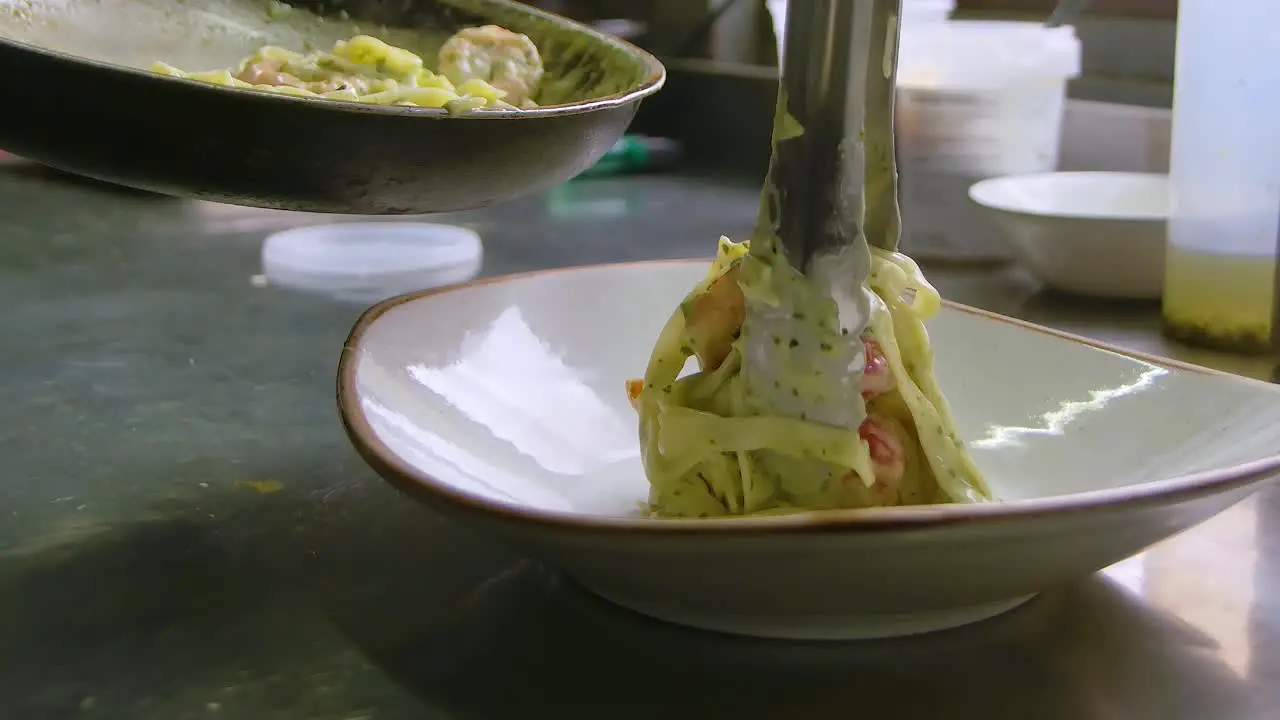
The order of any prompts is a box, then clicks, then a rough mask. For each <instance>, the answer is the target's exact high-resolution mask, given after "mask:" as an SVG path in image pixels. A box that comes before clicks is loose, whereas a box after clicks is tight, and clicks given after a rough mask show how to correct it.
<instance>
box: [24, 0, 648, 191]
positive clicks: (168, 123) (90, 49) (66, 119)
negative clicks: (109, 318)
mask: <svg viewBox="0 0 1280 720" xmlns="http://www.w3.org/2000/svg"><path fill="white" fill-rule="evenodd" d="M291 4H292V5H293V7H294V10H293V11H292V12H289V13H279V12H268V7H267V4H266V2H265V0H0V78H2V79H0V148H3V149H5V150H8V151H10V152H12V153H14V154H16V155H20V156H23V157H26V158H29V159H31V160H34V161H37V162H41V163H44V164H46V165H49V166H52V167H55V168H58V169H61V170H66V171H69V172H72V173H77V174H80V175H85V176H89V177H92V178H97V179H99V180H106V181H109V182H114V183H118V184H121V185H127V186H132V187H135V188H140V189H143V190H150V191H153V192H160V193H166V194H171V195H179V196H184V197H191V198H199V199H204V200H212V201H217V202H224V203H233V204H238V205H252V206H258V207H268V208H277V209H284V210H305V211H311V212H336V213H361V214H404V213H424V212H442V211H450V210H462V209H467V208H475V207H481V206H484V205H489V204H491V203H495V202H499V201H502V200H506V199H510V198H513V197H516V196H518V195H522V194H525V193H529V192H532V191H535V190H538V189H540V188H543V187H548V186H551V185H554V184H557V183H560V182H563V181H564V180H567V179H569V178H571V177H573V176H574V175H576V174H577V173H579V172H581V171H582V170H585V169H586V168H588V167H590V166H591V165H592V164H593V163H594V162H595V161H596V160H598V159H599V158H600V157H601V156H602V155H603V154H604V153H605V152H606V151H607V150H608V149H609V147H610V146H612V144H613V143H614V142H615V141H616V140H617V139H618V137H619V136H621V135H622V133H623V131H624V130H625V129H626V127H627V124H628V123H629V122H630V121H631V118H632V117H633V116H634V115H635V112H636V109H637V108H638V107H639V104H640V101H641V100H642V99H643V98H644V97H646V96H648V95H650V94H652V93H653V92H655V91H657V90H658V89H659V88H660V87H661V86H662V83H663V81H664V79H665V71H664V70H663V67H662V65H661V63H659V62H658V61H657V60H656V59H655V58H653V57H652V56H651V55H649V54H648V53H645V52H644V51H642V50H640V49H638V48H636V47H634V46H632V45H630V44H628V43H626V42H623V41H621V40H618V39H616V38H611V37H609V36H607V35H604V34H602V33H599V32H597V31H595V30H592V29H591V28H588V27H586V26H583V25H580V24H578V23H574V22H572V21H569V20H566V19H564V18H561V17H558V16H555V15H552V14H550V13H547V12H544V11H541V10H537V9H534V8H531V7H528V6H525V5H522V4H520V3H516V2H511V1H510V0H293V2H292V3H291ZM490 23H492V24H496V25H500V26H502V27H505V28H508V29H510V30H513V31H515V32H519V33H524V34H525V35H528V36H529V37H530V39H532V40H533V41H534V43H535V44H536V45H537V46H538V49H539V50H540V52H541V54H542V57H543V61H544V64H545V65H546V74H545V75H544V79H543V82H542V85H541V86H540V91H539V95H538V96H537V99H538V100H539V104H540V105H541V107H539V108H537V109H532V110H505V111H485V112H482V113H470V114H465V115H461V116H450V115H449V114H448V113H447V112H445V111H444V110H441V109H428V108H409V107H395V106H375V105H366V104H359V103H347V102H335V101H329V100H314V99H305V98H294V97H286V96H277V95H273V94H268V93H261V92H256V91H252V90H240V89H234V88H224V87H219V86H214V85H209V84H205V83H200V82H195V81H188V80H180V79H174V78H169V77H162V76H159V75H155V74H153V73H151V72H149V71H148V70H147V68H149V67H150V66H151V64H152V63H154V62H156V61H164V62H166V63H169V64H170V65H174V66H176V67H179V68H182V69H183V70H188V71H195V70H212V69H219V68H224V67H232V66H234V65H235V64H236V63H237V62H238V61H239V60H240V59H242V58H244V57H246V56H248V55H250V54H251V53H253V52H254V51H255V50H256V49H258V48H259V47H261V46H262V45H268V44H270V45H281V46H284V47H288V48H290V49H293V50H303V49H305V48H307V47H311V46H315V47H321V48H327V47H329V46H330V45H332V43H333V42H334V41H336V40H339V39H343V38H347V37H350V36H352V35H355V34H359V33H365V34H371V35H374V36H376V37H379V38H381V39H383V40H385V41H387V42H389V43H391V44H394V45H399V46H401V47H405V48H408V49H410V50H413V51H415V52H417V53H419V54H420V55H422V56H423V58H424V59H427V60H428V66H434V63H433V62H432V60H434V58H435V56H436V53H437V52H438V50H439V47H440V46H441V44H443V42H444V41H445V40H446V39H447V38H448V37H449V35H450V34H452V33H453V32H454V31H456V30H457V29H459V28H462V27H467V26H473V25H482V24H490Z"/></svg>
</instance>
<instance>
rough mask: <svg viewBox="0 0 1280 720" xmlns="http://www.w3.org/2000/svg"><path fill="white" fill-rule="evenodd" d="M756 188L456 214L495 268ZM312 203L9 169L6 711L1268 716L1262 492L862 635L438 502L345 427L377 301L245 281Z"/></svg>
mask: <svg viewBox="0 0 1280 720" xmlns="http://www.w3.org/2000/svg"><path fill="white" fill-rule="evenodd" d="M755 203H756V190H755V187H754V186H753V184H752V183H748V182H737V181H726V180H723V179H714V178H704V177H693V176H684V177H649V178H631V179H602V180H591V181H582V182H578V183H572V184H570V185H568V186H565V187H563V188H560V189H558V190H556V191H554V192H552V193H550V194H547V195H544V196H541V197H537V198H529V199H527V200H524V201H521V202H517V203H513V204H511V205H507V206H504V207H501V208H496V209H493V210H490V211H484V212H477V213H466V214H459V215H456V216H452V217H450V218H448V220H449V221H450V222H460V223H465V224H468V225H471V226H473V227H475V228H476V229H477V230H479V231H480V233H481V234H482V235H483V236H484V238H485V247H486V268H485V272H486V274H499V273H505V272H511V271H517V270H525V269H532V268H542V267H553V266H562V265H573V264H586V263H596V262H607V261H617V260H627V259H643V258H660V257H693V256H707V255H709V254H710V253H711V252H712V250H713V248H714V241H715V238H716V236H717V235H718V234H719V233H721V232H724V233H729V234H731V235H735V236H738V237H741V236H742V234H743V233H744V232H745V231H746V230H747V229H748V228H749V227H750V225H751V221H752V220H753V218H754V215H755ZM327 219H328V218H321V217H316V216H306V215H289V214H285V213H276V212H265V211H256V210H245V209H240V208H229V207H220V206H212V205H207V204H201V203H194V202H185V201H178V200H172V199H165V198H156V197H152V196H145V195H138V194H134V193H129V192H126V191H121V190H117V189H112V188H108V187H105V186H101V185H96V184H92V183H87V182H84V181H78V180H74V179H70V178H67V177H65V176H61V175H57V174H54V173H50V172H47V171H44V170H40V169H38V168H34V167H32V166H27V165H21V164H7V165H5V164H0V278H2V280H3V281H2V282H0V302H3V305H4V307H5V308H6V310H7V315H6V320H5V323H4V334H3V342H2V343H0V367H3V368H4V372H3V373H2V374H0V398H3V403H0V452H3V457H4V458H5V461H6V462H5V465H4V470H3V476H2V478H3V479H2V480H0V512H2V513H3V517H4V521H3V522H0V717H5V718H14V719H15V720H44V719H46V718H49V719H52V718H68V717H77V718H95V717H96V718H130V719H136V720H149V719H152V718H155V719H157V720H182V719H185V718H237V719H238V718H244V719H245V720H272V719H274V718H325V719H328V718H332V719H339V718H341V719H346V720H355V719H357V718H379V719H387V718H393V719H398V718H405V719H408V718H414V719H420V718H427V719H431V718H442V719H443V718H462V719H467V720H469V719H471V718H524V717H534V716H536V715H541V714H545V715H547V716H551V715H552V714H554V716H555V717H558V718H577V717H582V718H601V717H607V718H611V719H619V720H621V719H625V718H646V719H651V718H656V717H661V718H685V717H687V718H696V719H698V720H706V719H709V718H720V717H724V718H734V719H735V720H740V719H750V718H787V719H788V720H790V719H791V718H805V719H806V720H811V719H817V718H845V717H850V716H855V715H862V714H866V715H867V716H869V717H871V716H879V717H889V718H895V719H898V718H901V719H904V720H909V719H913V718H928V719H933V718H947V719H952V718H955V719H962V718H975V719H976V718H982V720H999V719H1002V718H1008V719H1009V720H1015V719H1016V720H1024V719H1027V718H1035V719H1037V720H1055V719H1058V718H1061V719H1062V720H1068V719H1069V720H1091V719H1098V720H1113V719H1115V720H1120V719H1123V720H1143V719H1146V718H1151V719H1152V720H1184V719H1185V720H1262V719H1263V718H1275V717H1278V716H1280V642H1278V640H1280V638H1278V637H1277V635H1278V633H1280V593H1278V592H1277V589H1278V588H1277V584H1278V583H1280V489H1277V488H1272V489H1270V490H1268V491H1265V492H1264V493H1263V494H1261V495H1259V496H1257V497H1255V498H1253V499H1251V500H1248V501H1246V502H1244V503H1242V504H1240V505H1238V506H1236V507H1235V508H1233V509H1231V510H1230V511H1228V512H1227V513H1226V514H1224V515H1222V516H1220V517H1219V518H1217V519H1215V520H1213V521H1211V522H1210V523H1208V524H1206V525H1204V526H1202V527H1200V528H1198V529H1196V530H1193V531H1191V532H1188V533H1186V534H1184V535H1182V536H1180V537H1177V538H1175V539H1173V540H1171V541H1169V542H1166V543H1163V544H1161V545H1159V546H1157V547H1155V548H1153V549H1152V550H1150V551H1149V552H1147V553H1145V554H1144V555H1142V556H1139V557H1137V558H1134V559H1132V560H1129V561H1126V562H1124V563H1121V564H1119V565H1117V566H1115V567H1112V568H1110V569H1109V570H1107V571H1106V572H1105V573H1102V574H1100V575H1098V576H1096V577H1091V578H1086V579H1082V580H1081V581H1080V582H1078V583H1075V584H1073V585H1071V586H1068V587H1062V588H1055V589H1052V590H1050V591H1048V592H1046V593H1044V594H1043V595H1042V596H1041V597H1040V598H1038V599H1037V600H1035V601H1033V602H1031V603H1029V604H1028V605H1026V606H1024V607H1023V608H1022V609H1020V610H1018V611H1015V612H1013V613H1010V614H1008V615H1006V616H1003V617H1000V618H997V619H995V620H992V621H989V622H986V623H982V624H979V625H975V626H971V627H968V628H963V629H960V630H955V631H950V632H945V633H940V634H936V635H930V636H924V637H917V638H910V639H902V640H892V641H880V642H872V643H855V644H800V643H779V642H760V641H751V640H745V639H739V638H731V637H721V636H714V635H708V634H703V633H698V632H692V631H687V630H683V629H680V628H676V627H671V626H667V625H663V624H660V623H656V622H653V621H649V620H646V619H643V618H640V617H637V616H634V615H632V614H630V613H628V612H626V611H623V610H619V609H616V608H613V607H611V606H608V605H606V604H604V603H602V602H600V601H597V600H594V599H592V598H591V597H589V596H587V595H585V594H583V593H581V592H579V591H578V590H576V589H575V588H573V587H572V586H570V585H569V584H567V583H566V582H564V581H563V580H561V579H559V578H558V577H557V576H556V575H555V574H554V573H551V572H549V571H547V570H545V569H543V568H540V567H537V566H536V565H533V564H531V563H528V562H526V561H524V560H522V559H521V558H520V550H519V548H508V547H503V546H501V545H498V544H496V543H494V542H492V541H490V540H489V539H487V538H484V537H478V536H475V535H473V534H471V533H470V532H469V531H466V530H463V529H460V528H457V527H454V526H453V525H450V524H449V523H446V522H444V521H442V520H441V519H439V518H438V517H436V516H435V515H433V514H431V513H430V512H429V511H428V510H426V509H424V508H422V507H419V506H417V505H415V504H414V503H412V502H410V501H408V500H407V499H405V498H403V497H401V496H399V495H398V494H397V493H396V492H394V491H393V490H391V489H390V488H388V487H386V486H385V485H384V484H383V483H381V482H380V481H379V480H378V479H377V478H376V477H375V476H374V475H373V473H372V472H371V471H369V470H368V469H367V468H366V467H365V466H363V465H362V464H361V463H360V461H359V460H358V459H357V458H356V456H355V454H354V452H353V451H352V450H351V449H350V447H349V446H348V445H347V443H346V440H345V438H344V436H343V434H342V431H341V429H340V427H339V424H338V421H337V417H336V412H335V410H334V407H333V384H334V381H333V373H334V368H335V363H336V359H337V354H338V350H339V348H340V346H341V343H342V341H343V338H344V337H345V335H346V332H347V330H348V329H349V327H350V325H351V324H352V322H353V321H354V320H355V318H356V316H357V315H358V314H359V312H360V311H361V310H362V306H361V305H360V304H358V303H351V302H344V301H341V300H337V299H334V298H330V297H326V296H323V295H317V294H303V293H299V292H294V291H289V290H285V289H281V288H276V287H272V286H266V287H262V286H261V283H260V282H256V281H255V279H254V276H255V275H256V274H258V273H259V272H260V268H259V250H260V246H261V241H262V239H263V237H264V236H265V235H266V234H267V233H268V232H271V231H274V230H278V229H283V228H287V227H291V226H294V225H298V224H303V223H314V222H318V221H323V220H327ZM928 270H929V271H930V273H931V277H932V278H933V279H934V280H935V282H936V283H937V284H938V285H939V287H940V289H941V290H942V291H943V292H944V294H945V295H947V296H948V297H950V298H951V299H953V300H958V301H960V302H964V303H969V304H974V305H978V306H980V307H984V308H988V309H991V310H995V311H998V312H1004V313H1008V314H1012V315H1016V316H1018V317H1023V318H1027V319H1029V320H1033V321H1036V322H1041V323H1044V324H1047V325H1051V326H1054V327H1058V328H1062V329H1065V330H1068V331H1071V332H1075V333H1080V334H1084V335H1088V336H1091V337H1094V338H1098V339H1101V340H1104V341H1107V342H1111V343H1114V344H1117V345H1121V346H1124V347H1128V348H1134V349H1138V350H1142V351H1145V352H1153V353H1158V354H1164V355H1170V356H1173V357H1176V358H1180V359H1185V360H1190V361H1193V362H1200V363H1203V364H1207V365H1211V366H1214V367H1219V368H1222V369H1227V370H1231V371H1235V372H1242V373H1246V374H1250V375H1254V376H1258V377H1267V376H1269V375H1271V374H1272V373H1273V372H1274V366H1275V362H1274V360H1257V359H1254V360H1250V359H1243V358H1232V357H1229V356H1221V355H1213V354H1207V353H1200V352H1196V351H1192V350H1188V349H1183V348H1179V347H1176V346H1173V345H1171V344H1169V343H1167V342H1165V341H1163V340H1162V339H1161V338H1160V337H1159V335H1158V334H1157V332H1156V329H1155V328H1156V325H1157V321H1158V313H1157V308H1156V307H1155V306H1153V305H1149V304H1147V305H1143V304H1139V305H1117V304H1111V303H1093V302H1086V301H1079V300H1073V299H1070V298H1066V297H1062V296H1055V295H1051V294H1045V293H1041V292H1039V291H1038V290H1037V288H1036V286H1035V284H1034V282H1033V281H1031V280H1030V279H1029V278H1028V277H1027V276H1026V275H1025V274H1023V273H1021V272H1020V271H1017V270H1015V269H1009V268H1004V269H963V268H943V267H932V268H928ZM1135 431H1141V429H1136V430H1135ZM264 481H271V482H272V483H278V485H273V484H268V485H263V484H260V483H262V482H264ZM255 483H258V484H255ZM268 489H270V490H275V489H278V490H279V491H278V492H264V490H268Z"/></svg>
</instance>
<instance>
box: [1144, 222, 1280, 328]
mask: <svg viewBox="0 0 1280 720" xmlns="http://www.w3.org/2000/svg"><path fill="white" fill-rule="evenodd" d="M1276 277H1277V269H1276V261H1275V260H1273V259H1272V258H1270V257H1245V256H1239V255H1215V254H1212V253H1197V252H1191V251H1187V250H1182V249H1179V248H1177V247H1175V246H1170V247H1169V250H1168V255H1167V257H1166V259H1165V280H1164V308H1163V311H1164V329H1165V334H1167V335H1169V336H1170V337H1172V338H1174V339H1175V340H1181V341H1184V342H1187V343H1189V344H1192V345H1200V346H1204V347H1211V348H1218V349H1222V350H1234V351H1243V352H1258V353H1264V352H1270V351H1273V350H1275V349H1276V346H1275V344H1274V342H1273V340H1274V336H1275V335H1276V333H1275V326H1276V322H1277V320H1278V319H1280V318H1277V314H1278V309H1277V292H1276V290H1277V288H1276Z"/></svg>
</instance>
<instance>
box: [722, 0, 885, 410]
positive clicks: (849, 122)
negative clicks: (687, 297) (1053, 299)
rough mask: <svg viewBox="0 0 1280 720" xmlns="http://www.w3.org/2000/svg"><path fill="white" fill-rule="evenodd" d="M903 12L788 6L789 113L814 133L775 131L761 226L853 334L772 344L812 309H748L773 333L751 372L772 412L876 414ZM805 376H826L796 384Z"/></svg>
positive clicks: (881, 3) (755, 322) (870, 3)
mask: <svg viewBox="0 0 1280 720" xmlns="http://www.w3.org/2000/svg"><path fill="white" fill-rule="evenodd" d="M900 11H901V0H803V1H800V0H792V2H790V3H789V4H788V8H787V22H786V42H785V48H784V57H783V58H782V60H783V62H782V80H781V84H780V88H779V113H782V112H784V111H785V112H786V113H788V114H789V115H790V116H791V117H792V118H794V119H795V121H796V122H797V123H798V124H799V125H800V126H801V128H802V133H801V134H800V135H799V136H796V137H791V138H783V137H776V138H775V145H774V149H773V157H772V159H771V161H770V165H769V174H768V178H767V180H766V184H765V189H764V197H763V198H762V213H761V222H762V223H767V224H768V225H770V226H772V227H771V228H769V229H771V230H772V231H774V232H776V234H777V236H778V238H779V240H780V247H779V251H780V254H781V255H783V256H784V257H783V258H780V260H785V261H786V262H787V263H788V264H790V265H791V266H792V267H793V268H795V270H797V271H799V272H800V273H801V274H803V275H805V276H806V277H807V278H808V280H809V281H810V282H809V283H808V284H809V285H810V286H811V287H812V288H813V290H814V291H815V292H818V293H822V294H825V295H827V296H828V297H831V298H832V299H834V300H835V303H836V306H837V307H838V308H839V310H840V312H839V316H840V317H839V321H840V324H841V327H842V328H843V330H844V335H841V336H840V337H839V339H838V341H833V340H830V339H826V340H822V341H821V342H819V341H818V340H817V339H816V338H815V339H814V342H806V341H805V340H806V339H808V338H805V339H801V340H799V341H797V340H795V339H792V340H791V341H790V342H789V343H785V344H781V345H780V346H779V347H774V348H771V347H769V346H768V343H767V342H766V341H765V340H763V339H761V338H762V336H766V335H767V336H768V337H771V338H777V337H782V336H787V337H791V338H794V337H795V334H796V333H803V331H804V330H805V328H804V327H803V325H802V323H801V322H800V321H799V320H798V319H799V318H801V317H802V315H803V313H801V312H800V308H797V307H788V303H789V302H792V304H794V302H793V301H791V300H788V298H786V297H783V298H782V302H781V303H779V304H777V305H775V306H767V305H765V304H763V303H757V304H755V305H754V306H752V305H750V304H749V305H748V308H747V322H748V323H749V324H751V325H752V326H753V327H755V328H759V329H764V330H766V332H762V333H756V332H753V333H752V334H751V338H750V339H749V340H748V345H747V351H746V352H745V354H744V373H745V376H746V378H747V382H748V385H749V387H750V388H751V390H752V392H753V396H754V397H756V398H758V399H759V401H760V403H761V405H762V409H763V408H767V409H768V411H770V412H772V413H777V414H781V415H786V416H790V417H797V418H801V419H811V420H815V421H818V422H824V423H827V424H831V425H837V426H842V427H848V428H850V429H854V428H857V427H859V425H861V423H862V421H863V419H864V418H865V408H864V406H863V403H862V399H861V394H860V391H859V386H858V385H859V382H858V381H859V378H860V375H861V370H862V363H863V346H862V341H861V339H860V337H861V335H862V333H863V332H864V331H865V329H866V325H867V321H868V316H869V314H870V308H869V305H870V300H869V298H868V296H867V292H866V291H865V289H864V285H865V283H866V281H867V279H868V275H869V273H870V266H871V258H870V251H869V247H872V246H873V247H878V248H883V249H886V250H894V249H896V248H897V244H898V235H899V226H900V220H899V211H898V196H897V184H898V183H897V170H896V164H895V160H894V150H893V102H894V87H895V82H896V75H897V72H896V70H897V50H898V27H899V25H898V21H899V16H900ZM780 117H781V115H780ZM782 124H784V123H778V125H782ZM775 132H777V127H775ZM754 253H755V248H753V254H754ZM788 344H789V346H790V347H788ZM833 346H834V347H833ZM798 377H808V378H811V379H818V382H807V383H799V382H789V381H788V380H789V379H793V378H798ZM798 387H802V388H806V389H805V390H798V389H797V388H798Z"/></svg>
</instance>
